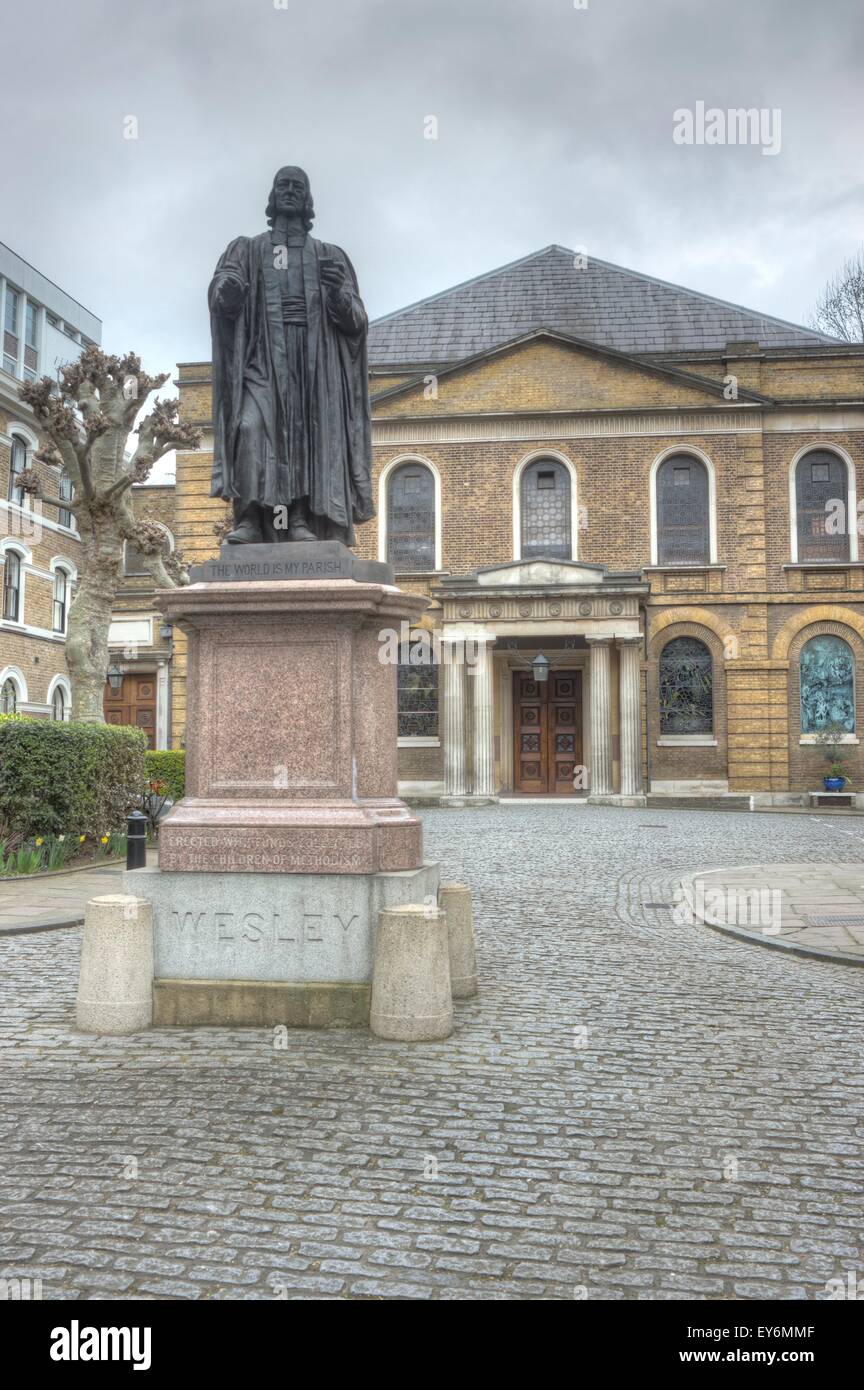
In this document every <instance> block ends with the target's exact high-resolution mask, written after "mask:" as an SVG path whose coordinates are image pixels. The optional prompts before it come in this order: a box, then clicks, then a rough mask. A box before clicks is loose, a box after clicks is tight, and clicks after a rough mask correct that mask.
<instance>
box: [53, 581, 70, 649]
mask: <svg viewBox="0 0 864 1390" xmlns="http://www.w3.org/2000/svg"><path fill="white" fill-rule="evenodd" d="M68 610H69V575H68V574H67V572H66V570H64V569H60V568H59V567H58V568H57V569H56V570H55V571H54V605H53V623H52V626H53V630H54V632H60V633H65V631H66V622H67V618H68Z"/></svg>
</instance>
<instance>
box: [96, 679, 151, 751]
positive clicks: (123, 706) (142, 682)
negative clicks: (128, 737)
mask: <svg viewBox="0 0 864 1390" xmlns="http://www.w3.org/2000/svg"><path fill="white" fill-rule="evenodd" d="M103 704H104V710H105V723H106V724H133V725H134V726H135V728H137V729H143V730H144V732H145V733H146V735H147V744H148V747H150V748H155V747H156V677H155V675H142V676H124V677H123V684H122V685H121V687H120V689H119V690H112V689H111V686H110V685H108V684H107V682H106V685H105V698H104V702H103Z"/></svg>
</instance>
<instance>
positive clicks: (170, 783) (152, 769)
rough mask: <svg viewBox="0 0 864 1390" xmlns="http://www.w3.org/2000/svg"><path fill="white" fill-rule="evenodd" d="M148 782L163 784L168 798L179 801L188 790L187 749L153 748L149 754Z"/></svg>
mask: <svg viewBox="0 0 864 1390" xmlns="http://www.w3.org/2000/svg"><path fill="white" fill-rule="evenodd" d="M147 781H148V782H163V783H164V784H165V788H166V795H167V796H168V798H169V799H170V800H171V801H179V800H180V799H181V797H182V796H183V793H184V792H185V790H186V751H185V749H183V748H158V749H152V748H151V749H150V751H149V752H148V754H147Z"/></svg>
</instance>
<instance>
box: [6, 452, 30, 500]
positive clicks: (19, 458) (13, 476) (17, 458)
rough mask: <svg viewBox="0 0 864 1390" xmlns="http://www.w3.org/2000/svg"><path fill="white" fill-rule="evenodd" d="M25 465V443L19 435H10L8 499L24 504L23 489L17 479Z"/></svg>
mask: <svg viewBox="0 0 864 1390" xmlns="http://www.w3.org/2000/svg"><path fill="white" fill-rule="evenodd" d="M26 467H27V445H26V444H25V443H24V440H23V439H22V438H21V437H20V435H17V434H13V436H12V453H11V456H10V459H9V501H10V502H16V503H17V504H18V506H19V507H23V505H24V489H23V487H21V486H20V484H19V482H18V479H19V478H20V476H21V474H22V473H23V472H24V470H25V469H26Z"/></svg>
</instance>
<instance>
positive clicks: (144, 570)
mask: <svg viewBox="0 0 864 1390" xmlns="http://www.w3.org/2000/svg"><path fill="white" fill-rule="evenodd" d="M155 524H156V525H157V526H158V527H159V529H160V531H164V533H165V540H164V541H163V543H162V555H163V557H165V556H167V555H170V554H171V551H172V549H173V537H172V535H171V533H170V531H169V530H168V528H167V526H163V525H162V523H161V522H156V523H155ZM149 573H150V570H149V569H148V567H147V561H146V558H145V556H144V555H143V554H142V552H141V551H140V550H139V549H138V547H137V545H135V544H134V542H133V541H124V542H123V574H124V577H126V578H131V577H133V576H138V575H142V576H143V575H149Z"/></svg>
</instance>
